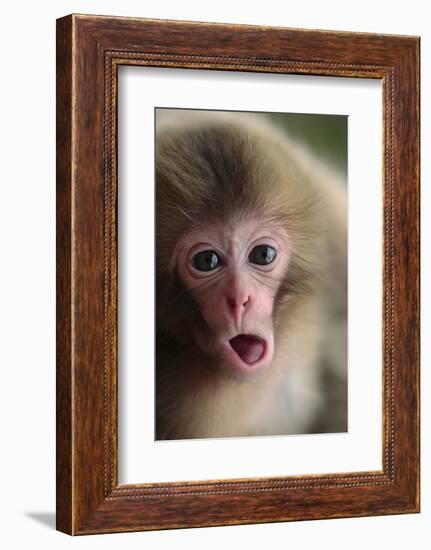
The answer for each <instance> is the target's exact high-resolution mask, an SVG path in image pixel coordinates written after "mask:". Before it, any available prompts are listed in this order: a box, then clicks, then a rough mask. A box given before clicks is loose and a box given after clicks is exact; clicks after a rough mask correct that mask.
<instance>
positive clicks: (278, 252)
mask: <svg viewBox="0 0 431 550" xmlns="http://www.w3.org/2000/svg"><path fill="white" fill-rule="evenodd" d="M288 261H289V247H288V238H287V234H286V232H285V230H284V229H281V228H279V227H277V226H276V225H274V224H271V223H263V222H257V221H256V220H237V221H234V222H230V223H216V224H212V225H211V224H210V225H206V226H205V227H204V228H203V227H202V228H201V227H195V228H194V229H193V230H191V231H190V232H189V233H188V234H186V235H185V236H184V237H183V238H182V239H181V240H180V241H179V243H178V245H177V247H176V251H175V255H174V262H175V268H176V269H177V271H178V274H179V277H180V279H181V281H182V283H183V284H184V285H185V287H186V288H187V289H189V291H190V292H191V294H192V296H193V298H194V300H195V302H196V303H197V304H198V306H199V309H200V315H199V316H198V317H197V320H196V322H195V324H194V326H193V336H194V339H195V342H196V344H197V346H198V347H199V348H200V349H201V350H203V351H204V352H205V353H207V354H209V355H211V356H212V358H213V359H214V360H215V363H216V364H217V365H218V366H219V367H221V368H225V369H228V370H230V371H233V372H234V373H236V374H249V373H253V372H256V371H257V370H261V369H262V368H264V367H266V366H268V365H269V364H270V363H271V360H272V357H273V353H274V336H273V307H274V298H275V295H276V293H277V289H278V287H279V284H280V281H281V280H282V279H283V278H284V276H285V273H286V271H287V268H288Z"/></svg>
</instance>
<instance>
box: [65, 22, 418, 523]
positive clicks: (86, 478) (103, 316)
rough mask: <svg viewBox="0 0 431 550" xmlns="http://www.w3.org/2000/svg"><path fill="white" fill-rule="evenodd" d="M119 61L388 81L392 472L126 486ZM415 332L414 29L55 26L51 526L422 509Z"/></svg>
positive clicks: (386, 409)
mask: <svg viewBox="0 0 431 550" xmlns="http://www.w3.org/2000/svg"><path fill="white" fill-rule="evenodd" d="M119 65H141V66H143V67H147V66H150V67H182V68H186V69H195V70H199V69H217V70H227V71H251V72H263V73H289V74H305V75H307V74H313V75H326V76H334V77H337V76H349V77H355V78H377V79H381V80H382V83H383V105H384V108H383V113H384V114H383V116H384V120H383V128H384V136H383V140H384V147H383V154H384V159H383V167H384V169H383V172H384V173H383V191H382V192H383V194H384V213H383V220H384V222H383V225H384V255H383V257H384V262H383V289H384V291H383V307H382V315H383V335H382V346H383V441H382V453H383V461H382V464H383V469H382V471H372V472H352V473H346V474H328V475H307V476H291V477H286V478H259V479H237V480H212V481H208V482H184V483H163V482H162V481H161V482H160V483H156V484H154V483H151V484H141V485H119V484H118V479H117V240H116V239H117V234H116V200H117V165H116V162H117V160H116V159H117V120H116V117H117V68H118V66H119ZM364 292H366V290H365V289H364ZM418 331H419V38H417V37H403V36H389V35H388V36H384V35H375V34H374V35H373V34H356V33H341V32H322V31H305V30H294V29H285V28H269V27H265V28H264V27H254V26H238V25H222V24H206V23H191V22H179V21H157V20H144V19H128V18H115V17H98V16H87V15H85V16H83V15H71V16H67V17H64V18H62V19H59V20H58V21H57V529H59V530H60V531H64V532H66V533H69V534H89V533H102V532H115V531H134V530H147V529H165V528H173V527H197V526H210V525H227V524H240V523H260V522H272V521H289V520H297V519H315V518H336V517H346V516H365V515H377V514H398V513H409V512H417V511H419V336H418Z"/></svg>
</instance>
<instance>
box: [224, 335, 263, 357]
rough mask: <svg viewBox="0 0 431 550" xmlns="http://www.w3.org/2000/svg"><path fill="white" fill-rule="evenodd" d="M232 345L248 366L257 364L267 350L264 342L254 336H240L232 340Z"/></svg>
mask: <svg viewBox="0 0 431 550" xmlns="http://www.w3.org/2000/svg"><path fill="white" fill-rule="evenodd" d="M230 345H231V346H232V348H233V349H234V350H235V351H236V353H237V354H238V355H239V356H240V357H241V359H242V360H243V361H244V363H247V365H252V364H253V363H256V361H258V360H259V359H260V358H261V357H262V355H263V352H264V349H265V347H264V341H263V340H262V339H261V338H258V337H257V336H253V335H252V334H239V335H238V336H235V338H232V340H230Z"/></svg>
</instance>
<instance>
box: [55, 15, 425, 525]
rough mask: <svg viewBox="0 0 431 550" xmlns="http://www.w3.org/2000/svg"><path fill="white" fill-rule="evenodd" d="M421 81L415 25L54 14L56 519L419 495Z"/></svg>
mask: <svg viewBox="0 0 431 550" xmlns="http://www.w3.org/2000/svg"><path fill="white" fill-rule="evenodd" d="M132 68H133V70H135V69H136V75H135V77H136V78H135V77H134V78H133V79H132V80H130V81H129V82H127V80H128V79H129V78H131V74H130V76H128V77H127V79H126V82H125V81H124V79H122V77H121V73H122V71H123V69H124V70H125V69H127V71H129V70H130V71H131V72H133V71H132ZM137 73H139V74H137ZM134 74H135V73H134ZM209 75H210V77H209ZM290 80H292V84H293V81H294V82H295V84H294V85H293V88H294V89H295V90H296V93H294V94H293V96H292V94H291V93H290V85H289V86H288V85H287V84H288V82H287V81H290ZM132 81H133V85H129V84H131V82H132ZM231 81H232V82H231ZM371 81H372V84H371ZM138 82H139V83H140V84H139V85H138ZM325 90H326V91H325ZM124 92H126V95H124ZM295 98H296V99H295ZM418 98H419V38H418V37H413V36H410V37H408V36H396V35H390V36H389V35H381V34H369V33H367V34H364V33H345V32H343V33H339V32H336V31H325V32H321V31H318V30H313V31H309V30H304V29H289V28H271V27H258V26H246V25H245V26H244V25H226V24H221V23H220V24H219V23H217V24H214V23H195V22H193V23H191V22H184V21H168V20H160V21H158V20H149V19H138V18H131V19H128V18H117V17H100V16H91V15H69V16H66V17H63V18H61V19H59V20H58V21H57V101H56V105H57V377H56V380H57V424H56V425H57V460H56V464H57V479H56V488H57V489H56V494H57V520H56V524H57V529H58V530H60V531H62V532H65V533H69V534H72V535H77V534H78V535H84V534H93V533H106V532H120V531H135V530H139V531H142V530H151V529H172V528H181V527H184V528H190V527H203V526H215V525H234V524H246V523H263V522H275V521H295V520H309V519H323V518H324V519H329V518H339V517H351V516H367V515H379V514H400V513H415V512H418V511H419V509H420V503H419V481H420V480H419V338H418V334H419V299H418V296H419V101H418ZM321 99H323V101H321ZM124 100H126V101H124ZM208 109H212V111H211V112H208V111H207V110H208ZM289 112H290V113H293V114H289ZM301 113H308V114H306V115H302V114H301ZM310 113H315V114H310ZM334 114H336V115H334ZM341 115H343V116H341ZM346 115H347V116H348V120H347V118H346ZM336 122H337V123H338V124H339V125H340V126H341V129H342V131H341V133H340V134H339V133H338V131H336V130H335V123H336ZM347 124H348V127H349V132H348V150H349V159H348V160H349V170H348V176H349V177H348V185H347V183H346V180H347V177H346V167H347V154H346V151H347ZM124 132H125V133H124ZM342 136H343V137H342ZM154 145H155V147H154ZM154 184H155V187H156V193H155V204H154V203H153V197H154V194H153V187H154ZM347 192H348V196H349V200H348V204H349V208H348V218H349V224H348V232H347V234H348V259H349V269H348V272H349V277H348V286H349V289H348V292H347V246H346V195H347ZM154 216H155V220H154ZM364 222H365V223H364ZM154 230H155V236H153V235H154ZM346 296H348V298H349V301H348V312H347V305H346ZM347 315H348V320H347ZM347 327H348V335H349V336H348V340H349V342H348V348H349V352H348V361H347V339H346V333H347ZM347 363H348V364H347ZM347 372H348V376H347ZM347 386H348V390H349V391H348V392H347ZM364 403H365V406H364ZM347 410H348V414H347ZM346 430H347V431H346ZM296 434H298V435H296ZM312 434H324V435H323V436H321V435H312ZM265 436H269V437H265Z"/></svg>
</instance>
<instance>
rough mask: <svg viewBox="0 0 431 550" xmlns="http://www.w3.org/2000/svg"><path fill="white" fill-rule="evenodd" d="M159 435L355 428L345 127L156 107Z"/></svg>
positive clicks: (336, 120) (306, 117) (317, 118)
mask: <svg viewBox="0 0 431 550" xmlns="http://www.w3.org/2000/svg"><path fill="white" fill-rule="evenodd" d="M155 121H156V152H155V163H156V399H155V400H156V427H155V428H156V439H157V440H162V439H192V438H214V437H215V438H223V437H233V436H236V437H245V436H263V435H288V434H310V433H334V432H346V431H347V210H346V205H347V117H346V116H341V115H319V114H289V113H257V112H229V111H216V110H213V111H204V110H194V109H182V110H179V109H167V108H157V109H155Z"/></svg>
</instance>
